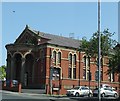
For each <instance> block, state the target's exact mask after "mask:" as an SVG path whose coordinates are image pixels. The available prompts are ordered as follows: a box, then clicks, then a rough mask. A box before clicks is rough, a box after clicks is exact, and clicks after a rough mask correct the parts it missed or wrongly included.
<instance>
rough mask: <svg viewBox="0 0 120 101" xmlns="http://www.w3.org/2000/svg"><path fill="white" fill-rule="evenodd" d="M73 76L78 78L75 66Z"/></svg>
mask: <svg viewBox="0 0 120 101" xmlns="http://www.w3.org/2000/svg"><path fill="white" fill-rule="evenodd" d="M73 78H74V79H76V68H73Z"/></svg>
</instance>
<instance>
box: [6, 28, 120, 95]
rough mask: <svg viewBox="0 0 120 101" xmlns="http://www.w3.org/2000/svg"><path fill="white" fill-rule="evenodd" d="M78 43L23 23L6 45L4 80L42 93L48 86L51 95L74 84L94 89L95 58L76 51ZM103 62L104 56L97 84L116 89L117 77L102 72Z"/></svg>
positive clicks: (62, 91)
mask: <svg viewBox="0 0 120 101" xmlns="http://www.w3.org/2000/svg"><path fill="white" fill-rule="evenodd" d="M79 46H80V40H76V39H71V38H67V37H63V36H57V35H52V34H48V33H43V32H39V31H35V30H33V29H31V28H29V27H28V26H26V28H25V29H24V30H23V32H22V33H21V34H20V36H19V37H18V38H17V39H16V41H15V42H14V43H13V44H7V45H6V49H7V80H13V79H14V80H18V81H19V82H21V83H22V87H23V88H24V87H31V88H44V89H46V93H50V91H51V86H52V93H53V94H57V93H60V94H65V93H66V90H67V89H70V88H72V87H73V86H77V85H87V86H89V85H90V87H91V88H94V87H95V86H97V81H96V77H97V76H96V74H97V65H96V62H95V61H96V58H90V57H87V56H86V55H85V53H84V52H79V51H78V48H79ZM107 63H108V59H107V57H104V59H103V66H102V68H101V83H107V84H110V85H111V86H113V87H115V88H116V89H118V87H119V83H118V76H117V75H115V74H114V73H112V74H111V75H107V74H106V72H107V69H108V66H107ZM51 68H53V71H52V72H50V71H51ZM89 74H91V80H90V82H89ZM50 77H51V78H52V80H50Z"/></svg>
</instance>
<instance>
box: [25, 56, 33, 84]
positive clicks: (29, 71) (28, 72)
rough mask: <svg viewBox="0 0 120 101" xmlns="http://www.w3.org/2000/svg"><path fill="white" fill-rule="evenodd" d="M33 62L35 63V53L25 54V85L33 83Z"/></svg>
mask: <svg viewBox="0 0 120 101" xmlns="http://www.w3.org/2000/svg"><path fill="white" fill-rule="evenodd" d="M33 63H34V57H33V55H31V54H27V55H26V56H25V71H24V84H25V86H31V85H32V75H33Z"/></svg>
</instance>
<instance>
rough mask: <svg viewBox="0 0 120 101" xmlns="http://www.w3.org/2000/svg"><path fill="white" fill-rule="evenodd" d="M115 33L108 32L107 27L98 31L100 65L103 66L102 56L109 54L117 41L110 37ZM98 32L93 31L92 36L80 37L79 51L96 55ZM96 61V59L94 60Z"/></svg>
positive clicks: (92, 55)
mask: <svg viewBox="0 0 120 101" xmlns="http://www.w3.org/2000/svg"><path fill="white" fill-rule="evenodd" d="M114 34H115V33H111V32H109V29H105V30H104V31H103V32H101V33H100V35H101V67H102V66H103V63H102V61H103V58H104V56H108V57H109V56H110V53H111V50H112V49H113V48H114V47H115V45H116V44H117V41H116V40H114V39H112V36H113V35H114ZM98 46H99V45H98V32H95V33H93V35H92V37H91V38H90V39H89V40H87V39H86V38H85V37H84V38H82V40H81V43H80V47H79V51H83V52H85V54H86V55H88V56H90V57H95V58H97V57H98ZM95 62H96V63H98V62H97V61H95Z"/></svg>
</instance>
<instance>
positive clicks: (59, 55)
mask: <svg viewBox="0 0 120 101" xmlns="http://www.w3.org/2000/svg"><path fill="white" fill-rule="evenodd" d="M58 63H61V53H60V52H59V53H58Z"/></svg>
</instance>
